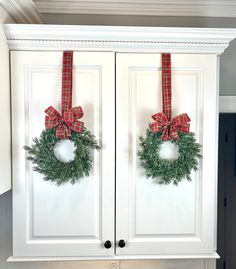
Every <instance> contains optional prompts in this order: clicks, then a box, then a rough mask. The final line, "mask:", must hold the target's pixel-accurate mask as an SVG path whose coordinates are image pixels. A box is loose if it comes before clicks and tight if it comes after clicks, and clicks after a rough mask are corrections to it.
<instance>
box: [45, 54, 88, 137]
mask: <svg viewBox="0 0 236 269" xmlns="http://www.w3.org/2000/svg"><path fill="white" fill-rule="evenodd" d="M72 64H73V51H64V52H63V67H62V95H61V111H62V113H61V114H60V113H59V112H58V111H57V110H56V109H55V108H54V107H52V106H50V107H48V108H47V109H46V110H45V113H46V114H47V116H45V126H46V128H47V129H52V128H55V127H57V130H56V136H57V137H58V138H60V139H66V138H69V137H70V136H71V130H73V131H75V132H80V133H81V132H83V129H84V123H83V122H81V121H78V120H77V119H80V118H82V117H83V110H82V108H81V107H80V106H78V107H73V108H72Z"/></svg>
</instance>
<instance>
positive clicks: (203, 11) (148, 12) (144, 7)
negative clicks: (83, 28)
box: [34, 0, 236, 17]
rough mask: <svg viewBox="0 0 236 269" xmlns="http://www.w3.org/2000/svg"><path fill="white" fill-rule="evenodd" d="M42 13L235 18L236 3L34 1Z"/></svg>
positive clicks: (206, 0)
mask: <svg viewBox="0 0 236 269" xmlns="http://www.w3.org/2000/svg"><path fill="white" fill-rule="evenodd" d="M34 2H35V4H36V5H37V7H38V9H39V11H40V12H41V13H54V14H103V15H104V14H106V15H143V16H198V17H236V3H235V1H234V0H224V1H222V0H221V1H220V0H216V1H212V0H191V1H189V0H178V1H177V0H166V1H163V0H119V1H118V0H103V1H98V0H70V1H66V0H64V1H63V0H34Z"/></svg>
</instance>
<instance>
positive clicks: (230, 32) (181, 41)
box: [4, 24, 236, 54]
mask: <svg viewBox="0 0 236 269" xmlns="http://www.w3.org/2000/svg"><path fill="white" fill-rule="evenodd" d="M4 29H5V33H6V36H7V39H8V44H9V48H10V49H15V50H26V49H32V50H39V49H40V50H48V49H50V50H62V49H65V48H67V49H73V50H77V49H78V50H109V51H119V52H120V51H122V52H124V51H131V50H132V51H137V52H142V51H143V52H170V53H212V54H221V53H223V52H224V50H225V49H226V48H227V47H228V45H229V42H230V41H231V40H233V39H234V38H235V37H236V29H223V28H222V29H213V28H167V27H166V28H163V27H124V26H123V27H118V26H62V25H12V24H7V25H5V26H4Z"/></svg>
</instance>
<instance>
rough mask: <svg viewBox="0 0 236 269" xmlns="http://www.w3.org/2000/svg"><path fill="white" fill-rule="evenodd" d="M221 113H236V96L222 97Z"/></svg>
mask: <svg viewBox="0 0 236 269" xmlns="http://www.w3.org/2000/svg"><path fill="white" fill-rule="evenodd" d="M220 113H236V96H220Z"/></svg>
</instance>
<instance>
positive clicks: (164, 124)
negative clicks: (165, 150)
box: [151, 113, 190, 141]
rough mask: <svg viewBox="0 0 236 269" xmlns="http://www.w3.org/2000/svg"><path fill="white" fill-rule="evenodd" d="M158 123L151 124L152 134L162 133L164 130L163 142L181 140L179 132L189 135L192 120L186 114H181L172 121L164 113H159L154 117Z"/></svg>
mask: <svg viewBox="0 0 236 269" xmlns="http://www.w3.org/2000/svg"><path fill="white" fill-rule="evenodd" d="M152 118H153V119H154V120H156V122H154V123H152V124H151V130H152V132H154V133H156V132H160V131H162V130H163V133H162V140H163V141H167V140H173V139H175V140H179V135H178V132H183V133H188V132H189V127H190V124H189V123H188V122H190V118H189V117H188V115H187V114H186V113H184V114H180V115H178V116H176V117H174V118H173V119H171V121H168V120H167V117H166V115H165V114H164V113H157V114H155V115H153V116H152Z"/></svg>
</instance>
